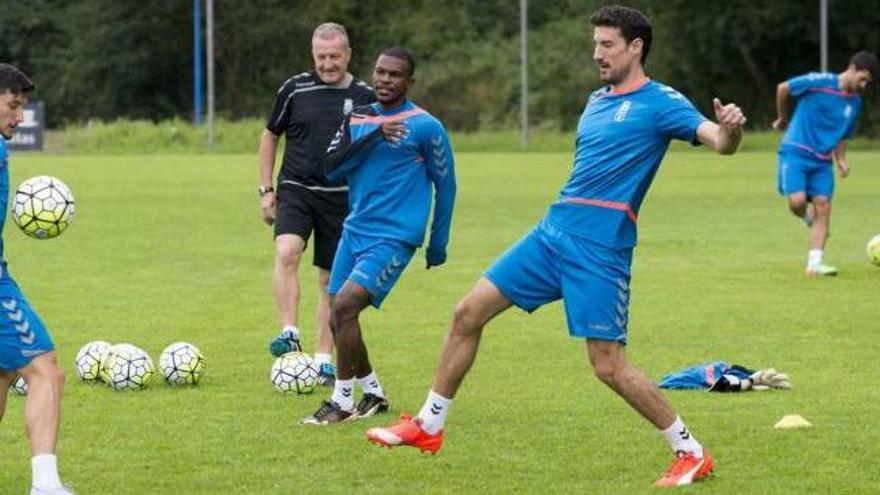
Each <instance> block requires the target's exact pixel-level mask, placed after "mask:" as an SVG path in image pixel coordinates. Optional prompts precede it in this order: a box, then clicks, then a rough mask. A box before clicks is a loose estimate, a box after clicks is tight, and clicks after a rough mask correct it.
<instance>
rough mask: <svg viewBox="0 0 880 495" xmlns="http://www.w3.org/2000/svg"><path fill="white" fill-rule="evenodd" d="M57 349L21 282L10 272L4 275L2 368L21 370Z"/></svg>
mask: <svg viewBox="0 0 880 495" xmlns="http://www.w3.org/2000/svg"><path fill="white" fill-rule="evenodd" d="M4 268H5V267H4ZM53 350H55V346H54V345H53V344H52V338H51V337H49V332H48V331H47V330H46V327H45V326H43V322H42V321H40V317H39V316H37V313H35V312H34V310H33V308H31V305H30V304H29V303H28V301H27V299H25V297H24V294H22V293H21V289H19V288H18V284H16V283H15V281H14V280H12V278H11V277H9V276H8V275H6V274H4V275H3V276H0V370H2V371H6V372H12V371H16V370H20V369H22V368H24V367H25V366H27V365H28V364H30V362H31V360H33V359H34V358H35V357H37V356H39V355H40V354H45V353H47V352H51V351H53Z"/></svg>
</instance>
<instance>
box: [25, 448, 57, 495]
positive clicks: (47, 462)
mask: <svg viewBox="0 0 880 495" xmlns="http://www.w3.org/2000/svg"><path fill="white" fill-rule="evenodd" d="M31 468H32V469H33V484H34V486H35V487H37V488H41V489H49V488H58V487H60V486H61V479H60V478H59V477H58V458H57V457H55V455H54V454H40V455H35V456H33V457H31Z"/></svg>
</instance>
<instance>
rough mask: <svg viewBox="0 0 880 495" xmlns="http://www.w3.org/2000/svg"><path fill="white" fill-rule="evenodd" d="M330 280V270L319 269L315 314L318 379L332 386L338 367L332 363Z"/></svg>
mask: <svg viewBox="0 0 880 495" xmlns="http://www.w3.org/2000/svg"><path fill="white" fill-rule="evenodd" d="M329 282H330V271H328V270H325V269H323V268H319V269H318V307H317V311H316V315H315V321H316V323H317V335H316V338H315V363H316V364H317V365H318V380H319V382H320V384H321V385H323V386H325V387H332V386H333V384H334V383H335V382H336V369H335V368H334V367H333V364H332V362H331V361H332V356H333V332H332V330H331V329H330V315H331V309H330V295H329V294H327V285H328V284H329Z"/></svg>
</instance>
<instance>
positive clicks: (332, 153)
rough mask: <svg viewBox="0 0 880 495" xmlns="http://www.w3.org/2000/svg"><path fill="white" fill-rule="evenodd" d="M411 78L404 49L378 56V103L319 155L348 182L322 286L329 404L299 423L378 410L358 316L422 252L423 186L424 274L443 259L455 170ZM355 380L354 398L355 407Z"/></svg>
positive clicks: (383, 403) (333, 174)
mask: <svg viewBox="0 0 880 495" xmlns="http://www.w3.org/2000/svg"><path fill="white" fill-rule="evenodd" d="M414 71H415V60H414V59H413V57H412V54H411V53H410V52H409V51H407V50H405V49H402V48H389V49H387V50H385V51H384V52H382V54H381V55H380V56H379V58H378V60H377V61H376V66H375V69H374V70H373V87H374V88H375V92H376V99H377V100H378V102H377V103H373V104H372V105H370V106H367V107H361V108H358V109H356V110H355V111H354V112H353V113H352V114H350V115H348V116H347V117H346V118H345V120H344V121H343V123H342V127H341V128H340V130H339V132H338V133H337V134H336V137H335V138H334V139H333V141H332V142H331V143H330V147H329V149H328V150H327V153H328V154H327V158H326V162H325V167H326V171H327V177H328V178H329V179H331V180H339V179H343V178H347V179H348V187H349V204H350V211H349V214H348V217H346V219H345V223H344V225H343V230H342V239H341V240H340V241H339V247H338V248H337V251H336V257H335V258H334V259H333V269H332V271H331V273H330V284H329V288H328V292H329V294H330V297H331V299H332V302H331V307H332V324H333V337H334V341H335V344H336V350H337V379H336V384H335V387H334V389H333V395H332V396H331V398H330V400H327V401H324V402H323V403H322V404H321V406H320V407H319V408H318V411H317V412H315V414H314V415H312V416H309V417H307V418H305V419H303V421H302V422H303V423H304V424H318V425H326V424H332V423H339V422H343V421H352V420H355V419H358V418H364V417H369V416H372V415H374V414H376V413H379V412H384V411H387V410H388V399H387V398H386V396H385V392H384V391H383V390H382V386H381V385H380V384H379V379H378V378H377V377H376V373H375V372H374V371H373V368H372V366H371V364H370V360H369V357H368V356H367V348H366V345H365V344H364V340H363V336H362V334H361V326H360V323H359V321H358V318H359V315H360V313H361V312H362V311H363V310H364V309H366V308H367V307H368V306H370V305H373V306H374V307H376V308H379V306H380V305H381V304H382V301H383V300H384V299H385V297H386V296H387V295H388V293H389V292H390V291H391V288H392V287H393V286H394V284H395V283H396V282H397V279H398V278H399V277H400V275H401V273H403V270H404V268H406V266H407V264H409V261H410V259H411V258H412V256H413V254H414V253H415V250H416V248H417V247H419V246H421V245H422V241H423V240H424V237H425V228H426V226H427V223H428V216H429V214H430V211H431V197H432V188H433V190H434V191H435V192H436V194H434V196H435V203H434V220H433V223H432V227H431V236H430V240H429V242H428V248H427V250H426V258H427V267H428V268H431V267H433V266H438V265H441V264H443V263H444V262H445V261H446V244H447V243H448V241H449V228H450V225H451V223H452V209H453V205H454V203H455V166H454V162H453V157H452V150H451V149H450V147H449V139H448V137H447V135H446V131H445V130H444V129H443V125H442V124H441V123H440V121H439V120H437V119H436V118H435V117H433V116H432V115H431V114H429V113H428V112H426V111H425V110H423V109H422V108H420V107H418V106H417V105H415V104H414V103H412V102H411V101H410V100H408V99H407V97H406V95H407V91H408V89H409V85H410V84H411V83H412V82H413V73H414ZM355 379H356V380H357V383H358V385H360V386H361V388H362V389H363V392H364V393H363V396H362V398H361V400H360V401H359V402H358V404H357V407H355V405H354V384H355V383H354V382H355Z"/></svg>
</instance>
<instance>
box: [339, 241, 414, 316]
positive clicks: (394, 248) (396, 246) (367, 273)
mask: <svg viewBox="0 0 880 495" xmlns="http://www.w3.org/2000/svg"><path fill="white" fill-rule="evenodd" d="M415 251H416V248H415V247H413V246H410V245H408V244H404V243H402V242H400V241H394V240H391V239H382V238H379V237H370V236H365V235H360V234H355V233H353V232H350V231H349V230H348V229H345V230H343V231H342V239H340V240H339V246H338V247H337V248H336V257H335V258H333V269H332V270H331V271H330V283H329V285H328V286H327V292H328V293H329V294H330V296H335V295H336V294H338V293H339V291H341V290H342V286H343V285H344V284H345V281H346V280H351V281H352V282H355V283H356V284H358V285H360V286H361V287H363V288H364V289H366V290H367V292H369V293H370V296H371V297H370V299H371V302H372V303H373V306H375V307H376V308H378V307H379V306H381V305H382V301H383V300H384V299H385V297H386V296H387V295H388V293H389V292H391V288H392V287H394V284H395V283H397V279H399V278H400V275H401V274H402V273H403V269H404V268H406V265H408V264H409V261H410V260H411V259H412V256H413V253H415Z"/></svg>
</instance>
